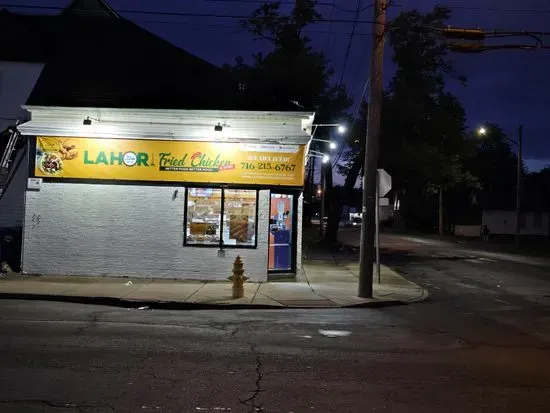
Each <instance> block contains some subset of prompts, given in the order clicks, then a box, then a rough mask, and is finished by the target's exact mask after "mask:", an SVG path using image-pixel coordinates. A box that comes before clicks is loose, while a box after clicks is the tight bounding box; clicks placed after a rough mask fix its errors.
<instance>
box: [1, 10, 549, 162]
mask: <svg viewBox="0 0 550 413" xmlns="http://www.w3.org/2000/svg"><path fill="white" fill-rule="evenodd" d="M357 1H358V0H334V4H336V5H337V8H333V7H332V6H331V5H332V4H333V0H320V1H319V2H320V3H322V5H321V6H319V9H318V10H319V11H320V12H321V13H322V14H323V16H324V18H326V19H333V20H334V19H342V20H353V19H354V10H355V9H356V8H357ZM108 2H109V4H110V5H111V6H112V7H113V8H114V9H116V10H119V11H120V10H148V11H158V12H183V13H205V14H217V15H220V14H221V15H248V14H249V13H250V12H251V11H252V10H254V9H255V8H256V7H257V6H258V5H259V4H258V3H257V2H254V1H253V2H251V0H237V1H232V0H218V1H215V0H214V1H213V0H157V1H155V2H152V1H150V0H148V1H145V0H141V1H140V0H110V1H108ZM6 3H11V4H14V3H15V4H18V3H20V4H26V5H41V6H44V5H48V6H59V7H65V6H67V5H68V4H69V3H70V0H16V1H12V2H6ZM153 3H154V4H153ZM371 3H373V0H362V1H361V7H362V8H364V7H365V6H368V5H370V4H371ZM394 3H396V6H394V7H392V8H391V9H390V11H389V17H390V18H391V17H393V16H395V15H396V14H397V13H399V12H400V11H401V10H409V9H412V8H413V7H414V8H417V9H418V10H420V11H427V10H430V9H432V8H433V7H434V6H435V5H436V4H441V5H445V6H449V7H451V8H452V9H453V16H452V19H451V21H450V22H449V23H450V24H452V25H453V26H461V27H479V28H482V29H485V30H495V29H497V30H526V31H545V30H550V27H549V26H550V25H549V23H550V1H548V0H522V1H521V2H519V1H517V0H449V1H441V0H414V1H413V0H395V2H394ZM285 7H287V8H290V7H291V5H290V4H287V5H285ZM341 9H347V10H349V11H351V12H346V11H343V10H341ZM12 10H13V11H19V12H24V13H29V12H31V11H30V10H28V9H25V10H23V9H12ZM36 12H37V13H43V11H36ZM121 14H122V15H123V16H124V17H126V18H128V19H130V20H132V21H134V22H136V23H138V24H139V25H141V26H143V27H145V28H146V29H148V30H150V31H152V32H153V33H155V34H157V35H159V36H161V37H163V38H165V39H167V40H168V41H170V42H172V43H174V44H175V45H177V46H179V47H181V48H183V49H186V50H187V51H189V52H191V53H193V54H195V55H197V56H199V57H201V58H203V59H205V60H208V61H210V62H212V63H214V64H217V65H221V64H224V63H233V62H234V59H235V57H237V56H242V57H244V58H245V59H246V60H248V61H250V57H251V56H252V54H253V53H257V52H259V51H269V46H270V45H269V43H267V42H266V41H261V40H256V41H255V40H253V39H252V37H251V35H250V34H248V33H247V32H246V31H244V30H243V29H241V28H240V27H239V24H238V20H237V19H234V18H220V17H181V16H178V17H170V16H160V15H139V14H129V13H121ZM359 20H372V8H367V9H366V10H365V11H363V12H361V14H360V17H359ZM351 29H352V23H328V22H325V23H317V24H315V26H313V27H312V28H311V29H310V30H308V34H309V36H310V37H311V38H312V39H313V44H314V47H315V48H317V49H322V50H324V51H325V53H326V54H327V56H328V57H329V58H330V60H331V64H332V66H333V68H334V69H335V72H336V75H335V82H337V81H338V79H339V77H340V73H341V72H342V68H343V65H344V60H345V59H344V57H345V54H346V49H347V46H348V42H349V38H350V35H349V33H350V32H351ZM371 30H372V27H371V25H370V24H365V23H359V24H358V25H357V30H356V35H355V37H354V38H353V42H352V47H351V50H350V53H349V58H348V61H347V65H346V70H345V73H344V83H345V84H346V86H347V87H348V90H349V92H350V93H351V94H352V95H353V96H355V97H356V100H358V99H359V97H360V96H361V93H362V90H363V87H364V84H365V81H366V79H367V77H368V64H369V56H370V49H371V43H372V37H370V36H369V35H370V33H371ZM546 39H547V41H548V45H549V46H550V36H547V37H546ZM525 40H526V41H528V40H527V39H525ZM391 53H392V51H391V49H390V48H389V47H387V48H386V64H385V80H386V82H387V81H389V79H390V78H391V76H392V75H393V72H394V66H393V65H392V63H391ZM452 59H453V62H454V64H455V68H456V70H457V72H458V74H462V75H465V76H467V78H468V83H467V85H466V87H462V86H460V85H459V84H451V85H450V90H451V91H452V92H453V93H454V94H456V95H457V96H458V97H459V99H460V100H461V102H462V104H463V105H464V107H465V108H466V112H467V117H468V124H469V127H471V128H475V127H477V126H479V125H480V124H481V123H482V122H484V121H491V122H494V123H497V124H499V125H500V126H501V127H502V128H503V129H504V130H505V132H506V133H507V134H508V135H509V136H510V137H511V138H514V139H515V138H516V137H517V136H516V133H517V132H516V131H517V127H518V125H519V124H520V123H521V124H523V125H524V158H525V160H526V163H527V166H528V167H529V168H530V170H532V171H536V170H538V169H540V168H542V167H544V166H545V165H550V143H549V142H548V140H547V132H548V131H549V130H550V115H549V114H548V113H547V111H548V110H549V109H550V98H549V97H548V92H549V91H550V78H549V75H548V69H549V68H550V50H540V51H530V52H527V51H520V50H517V51H516V50H506V51H503V50H501V51H490V52H485V53H482V54H463V55H461V54H452Z"/></svg>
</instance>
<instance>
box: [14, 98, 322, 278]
mask: <svg viewBox="0 0 550 413" xmlns="http://www.w3.org/2000/svg"><path fill="white" fill-rule="evenodd" d="M28 110H29V111H30V112H31V113H32V120H31V121H30V122H28V123H26V124H23V125H21V126H20V128H19V129H20V130H21V132H22V133H23V135H25V136H28V137H29V139H30V140H31V142H32V144H31V146H30V147H31V149H30V157H29V160H30V165H28V166H27V165H23V166H22V167H21V170H20V171H18V173H19V174H21V175H25V174H26V173H27V171H30V172H29V173H30V174H31V175H30V176H29V177H28V178H29V179H28V185H27V186H26V187H19V188H20V190H21V191H23V192H24V197H25V219H24V226H23V253H22V271H23V272H24V273H27V274H68V275H96V276H135V277H165V278H187V279H208V280H225V279H227V277H228V276H229V275H230V274H231V268H232V263H233V261H234V259H235V257H236V256H237V255H240V256H241V257H242V259H243V261H244V264H245V270H246V273H247V275H248V276H249V277H250V278H251V281H264V280H267V278H268V273H269V272H278V271H284V272H296V271H299V270H300V267H301V208H302V195H301V187H302V185H303V177H304V175H303V171H304V163H305V153H306V151H307V145H308V144H309V141H310V131H311V124H312V121H313V114H312V113H301V112H295V113H292V112H286V113H284V112H278V113H277V112H272V113H269V112H235V111H233V112H222V111H162V110H123V109H98V108H46V107H29V108H28ZM88 118H89V119H91V123H92V124H91V125H83V120H84V119H88ZM218 124H219V125H224V126H222V130H221V131H219V130H215V129H219V127H218ZM36 136H38V137H39V138H35V137H36ZM130 136H132V137H133V136H138V137H139V140H135V139H128V137H130ZM90 138H93V139H92V140H90ZM48 139H49V140H48ZM64 139H65V140H66V139H69V141H70V142H71V144H75V146H76V150H77V152H78V154H77V155H76V158H74V159H70V157H69V158H65V159H63V160H62V167H61V171H55V172H54V173H49V172H48V171H47V170H45V168H44V159H45V156H47V155H46V153H47V150H48V148H45V145H46V144H45V143H44V142H49V143H48V144H52V142H53V143H55V142H62V141H63V140H64ZM168 139H169V140H168ZM37 140H38V144H37V143H36V141H37ZM132 141H134V142H135V141H139V142H138V143H139V145H142V146H143V145H145V147H147V146H148V145H153V146H151V150H150V151H149V157H150V159H154V158H155V155H156V159H157V161H156V162H157V167H156V168H155V166H153V165H150V164H149V165H148V168H147V169H141V170H140V169H138V167H137V166H133V167H132V166H127V165H126V164H125V163H123V162H122V163H121V162H118V158H115V162H114V165H107V164H105V163H101V164H87V165H86V164H85V163H86V161H88V162H90V159H91V158H92V155H91V151H90V145H95V146H96V147H97V149H98V150H99V149H102V148H103V146H102V145H107V146H105V148H107V150H108V148H109V147H110V146H109V145H111V147H112V146H113V145H115V146H116V145H118V146H116V147H117V148H119V149H120V151H121V152H120V153H122V152H124V151H125V150H126V149H128V151H131V150H132V148H131V147H130V148H125V147H124V145H127V144H129V142H130V143H132ZM90 142H91V143H90ZM219 142H223V145H225V146H224V148H233V149H235V150H238V151H240V150H242V149H243V147H245V148H246V150H247V151H249V152H245V155H244V156H249V157H250V156H253V157H255V159H257V160H255V161H251V164H252V166H251V167H254V168H255V169H256V168H258V167H259V166H260V165H263V168H265V169H267V171H265V172H264V173H262V174H260V175H259V176H258V177H257V178H254V176H255V175H252V177H247V175H246V171H243V170H242V167H243V165H242V164H241V162H240V160H239V159H243V158H242V156H243V154H242V153H241V152H236V155H235V156H237V160H238V162H237V164H236V165H234V167H235V169H236V173H237V175H234V177H235V176H236V177H237V178H236V179H229V180H225V178H224V177H223V171H218V172H192V171H189V170H187V171H172V170H169V171H159V170H160V169H162V168H161V163H160V159H159V155H160V154H159V152H156V153H155V150H156V149H155V148H158V147H162V145H165V144H169V145H171V148H174V145H176V147H177V145H179V144H183V145H187V146H186V147H185V148H189V145H191V147H196V148H197V149H198V150H202V149H201V148H203V147H204V145H205V144H206V145H210V144H213V143H219ZM86 145H88V146H86ZM154 145H156V146H154ZM159 145H160V146H159ZM245 145H246V146H245ZM86 148H87V149H86ZM50 150H53V149H51V148H50ZM185 150H187V149H185ZM277 153H280V154H281V155H283V156H280V157H278V158H276V159H275V160H273V158H274V154H277ZM182 154H183V152H182ZM182 154H179V155H178V156H181V155H182ZM262 154H265V156H262ZM189 155H190V153H189ZM286 155H290V156H286ZM111 156H112V155H111ZM183 156H185V155H183ZM226 157H227V158H228V159H229V158H230V157H229V155H227V156H226ZM239 157H240V158H239ZM87 158H90V159H87ZM289 158H290V161H288V159H289ZM250 159H252V157H250ZM296 159H299V160H300V162H301V164H299V165H297V164H292V165H295V166H291V167H287V165H290V164H291V163H292V162H294V160H296ZM187 160H189V158H187ZM186 165H189V163H187V164H186ZM285 167H286V169H287V170H290V169H293V171H291V172H286V171H283V172H281V171H280V169H284V168H285ZM275 169H277V170H275ZM140 171H146V172H147V173H146V174H145V175H143V174H142V172H140ZM128 172H130V175H128ZM243 173H245V175H243ZM117 174H119V175H118V176H119V177H117ZM155 174H157V175H155ZM201 174H203V175H201ZM150 176H160V178H158V180H152V179H149V177H150ZM203 176H206V177H207V180H210V181H211V183H206V182H204V179H203ZM243 176H244V177H243ZM197 177H198V178H197ZM197 179H200V181H199V182H197V181H196V180H197ZM285 182H289V184H285ZM296 182H299V184H298V185H296ZM222 188H223V199H219V197H217V198H216V194H219V195H221V194H222ZM200 194H207V195H206V197H205V196H202V195H200ZM243 197H244V198H243ZM201 202H202V203H203V204H201V205H208V208H209V209H210V211H209V213H208V214H207V215H206V218H205V219H206V221H204V220H203V219H202V218H196V217H197V216H198V215H197V214H198V213H196V212H195V215H193V212H192V211H195V209H196V208H198V206H197V205H198V204H199V203H201ZM243 202H244V203H243ZM206 203H208V204H206ZM245 204H246V205H247V206H246V207H243V206H242V205H245ZM283 204H284V208H283V209H284V210H281V211H277V208H278V205H283ZM222 205H223V207H222ZM218 206H219V207H221V208H223V209H222V210H221V211H220V210H219V208H218ZM243 208H244V209H243ZM224 210H225V211H224ZM237 210H238V211H239V212H238V213H239V214H241V213H242V214H248V215H236V214H237V212H235V214H232V212H234V211H237ZM242 211H245V212H242ZM251 211H255V213H253V212H251ZM239 216H240V217H247V218H245V221H243V222H244V226H245V227H246V226H247V223H248V227H247V228H246V229H244V230H243V231H245V232H246V234H245V235H244V237H243V236H241V237H240V238H238V234H235V233H233V232H231V233H230V231H233V230H234V228H237V229H238V228H239V227H238V225H239V223H238V221H235V222H234V221H232V220H233V219H234V217H239ZM278 218H280V220H279V221H280V222H277V220H278ZM246 220H248V221H246ZM195 221H197V222H195ZM199 221H200V222H199ZM204 222H209V223H210V225H208V224H204ZM243 222H241V224H242V223H243ZM212 223H213V224H212ZM230 227H231V228H230ZM205 228H206V229H205ZM237 229H235V231H237ZM277 230H278V231H277ZM209 231H210V232H209ZM285 231H286V233H287V236H286V237H284V236H283V237H282V238H281V237H280V235H281V234H283V232H285ZM276 232H279V234H278V235H279V238H278V239H279V240H278V241H277V240H276V238H275V235H276V234H275V233H276ZM235 238H238V239H235ZM281 254H282V255H283V256H282V257H281Z"/></svg>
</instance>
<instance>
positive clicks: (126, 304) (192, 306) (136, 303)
mask: <svg viewBox="0 0 550 413" xmlns="http://www.w3.org/2000/svg"><path fill="white" fill-rule="evenodd" d="M427 296H428V295H427V294H426V298H427ZM426 298H424V295H423V296H422V297H420V298H419V299H415V300H411V301H409V302H407V301H402V300H385V301H372V302H367V303H359V304H350V305H342V306H334V305H333V306H326V307H319V306H318V305H317V306H275V305H267V304H212V303H184V302H179V301H144V300H127V299H123V298H115V297H86V296H68V295H55V294H27V293H0V300H25V301H53V302H63V303H73V304H90V305H103V306H110V307H119V308H129V309H143V310H187V311H191V310H247V309H256V310H287V309H296V310H300V309H317V310H319V309H341V308H384V307H392V306H398V305H407V304H412V303H416V302H421V301H424V300H425V299H426ZM145 307H146V308H145Z"/></svg>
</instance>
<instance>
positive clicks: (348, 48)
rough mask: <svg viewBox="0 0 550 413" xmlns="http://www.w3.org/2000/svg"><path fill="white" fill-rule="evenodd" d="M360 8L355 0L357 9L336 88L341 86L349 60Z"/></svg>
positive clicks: (358, 0)
mask: <svg viewBox="0 0 550 413" xmlns="http://www.w3.org/2000/svg"><path fill="white" fill-rule="evenodd" d="M360 7H361V0H357V7H356V12H355V21H354V23H353V26H352V28H351V34H350V36H349V41H348V47H347V50H346V55H345V57H344V64H343V66H342V71H341V72H340V80H339V81H338V86H340V85H341V84H342V80H344V74H345V73H346V66H347V63H348V58H349V53H350V50H351V45H352V43H353V36H354V35H355V30H356V29H357V20H358V19H359V14H360V11H359V10H360Z"/></svg>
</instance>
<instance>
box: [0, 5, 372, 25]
mask: <svg viewBox="0 0 550 413" xmlns="http://www.w3.org/2000/svg"><path fill="white" fill-rule="evenodd" d="M0 7H9V8H20V9H34V10H57V11H62V10H65V8H64V7H59V6H32V5H19V4H0ZM82 11H83V12H94V11H96V10H93V9H89V10H86V9H82ZM117 13H119V14H124V13H126V14H144V15H153V16H177V17H212V18H222V19H248V18H250V16H247V15H236V14H215V13H187V12H162V11H151V10H130V9H128V10H117ZM259 18H261V19H264V20H273V19H276V17H267V16H263V17H259ZM311 22H312V23H330V22H332V23H354V22H355V20H349V19H331V20H327V19H312V21H311ZM357 24H377V23H376V22H375V21H372V20H357Z"/></svg>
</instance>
